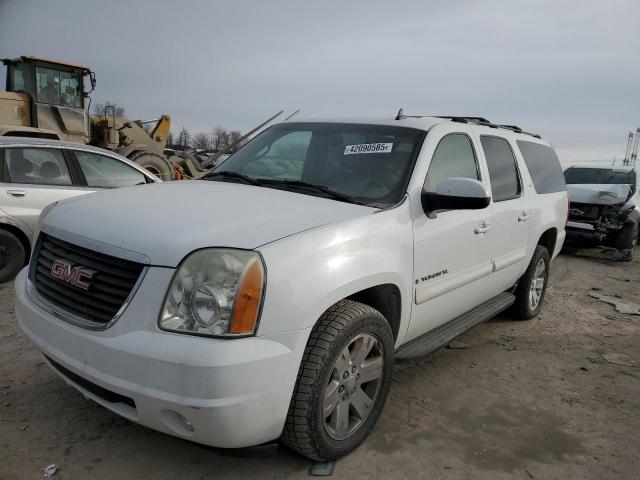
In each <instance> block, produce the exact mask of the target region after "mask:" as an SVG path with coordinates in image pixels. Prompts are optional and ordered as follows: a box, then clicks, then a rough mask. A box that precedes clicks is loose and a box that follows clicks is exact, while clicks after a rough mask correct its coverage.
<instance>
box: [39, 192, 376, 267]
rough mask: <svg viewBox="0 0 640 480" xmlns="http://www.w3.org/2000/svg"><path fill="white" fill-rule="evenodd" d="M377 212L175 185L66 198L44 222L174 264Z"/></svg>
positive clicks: (288, 195)
mask: <svg viewBox="0 0 640 480" xmlns="http://www.w3.org/2000/svg"><path fill="white" fill-rule="evenodd" d="M374 211H376V209H374V208H371V207H365V206H362V205H355V204H350V203H345V202H339V201H335V200H331V199H327V198H321V197H314V196H311V195H303V194H299V193H293V192H287V191H283V190H276V189H273V188H265V187H255V186H251V185H243V184H237V183H224V182H210V181H203V180H199V181H178V182H165V183H158V184H150V185H144V186H138V187H130V188H120V189H114V190H109V191H104V192H99V193H95V194H91V195H86V196H82V197H77V198H73V199H70V200H65V201H63V202H60V203H59V204H58V205H56V206H55V208H53V209H51V210H50V211H49V212H48V213H47V214H46V216H45V217H44V218H43V219H42V230H44V231H47V227H48V226H49V227H50V228H51V230H52V231H63V232H64V231H66V232H71V233H72V234H75V235H81V236H84V237H88V238H90V239H93V240H98V241H100V242H102V243H106V244H109V245H112V246H116V247H120V248H124V249H126V250H129V251H132V252H137V253H141V254H143V255H145V256H147V257H148V258H149V260H150V261H151V264H152V265H158V266H169V267H174V266H176V265H178V263H180V261H181V260H182V259H183V258H184V257H185V256H186V255H187V254H189V253H190V252H192V251H194V250H197V249H199V248H205V247H234V248H242V249H254V248H257V247H259V246H260V245H264V244H266V243H270V242H273V241H275V240H278V239H280V238H283V237H286V236H289V235H293V234H296V233H299V232H302V231H304V230H309V229H311V228H315V227H319V226H321V225H326V224H329V223H333V222H340V221H344V220H349V219H352V218H355V217H358V216H362V215H366V214H369V213H372V212H374Z"/></svg>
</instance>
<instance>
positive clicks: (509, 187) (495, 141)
mask: <svg viewBox="0 0 640 480" xmlns="http://www.w3.org/2000/svg"><path fill="white" fill-rule="evenodd" d="M480 143H482V149H483V150H484V156H485V158H486V159H487V166H488V167H489V178H490V180H491V191H492V194H493V201H494V202H502V201H504V200H511V199H513V198H518V197H519V196H520V192H521V188H520V176H519V175H518V169H517V167H516V159H515V157H514V156H513V151H512V150H511V146H510V145H509V142H508V141H507V140H505V139H504V138H500V137H490V136H488V135H481V136H480Z"/></svg>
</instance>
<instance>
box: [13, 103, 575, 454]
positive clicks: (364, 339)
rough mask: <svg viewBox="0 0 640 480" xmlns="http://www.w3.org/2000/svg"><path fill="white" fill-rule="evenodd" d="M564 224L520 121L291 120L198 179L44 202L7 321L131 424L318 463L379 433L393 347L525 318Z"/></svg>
mask: <svg viewBox="0 0 640 480" xmlns="http://www.w3.org/2000/svg"><path fill="white" fill-rule="evenodd" d="M566 219H567V193H566V189H565V183H564V178H563V174H562V170H561V168H560V165H559V163H558V160H557V158H556V155H555V153H554V151H553V149H552V148H551V147H550V146H549V144H548V143H546V142H545V141H543V140H540V138H539V137H538V136H537V135H532V134H528V133H526V132H523V131H522V130H521V129H519V128H518V127H514V126H499V125H494V124H491V123H489V122H488V121H487V120H485V119H483V118H478V117H473V118H472V117H412V118H409V117H406V116H403V115H401V114H399V115H398V117H397V118H395V119H393V118H392V119H383V120H380V119H378V120H359V121H344V120H326V121H325V120H323V121H321V120H310V121H295V122H293V121H291V122H285V123H280V124H277V125H275V126H272V127H271V128H269V129H267V130H266V131H264V132H263V133H262V134H260V135H259V136H258V137H257V138H255V139H254V140H252V141H251V142H249V143H248V144H247V145H246V146H244V147H243V148H242V149H240V150H239V151H238V152H237V153H235V154H234V155H232V156H231V157H230V158H229V159H228V160H227V161H225V162H224V163H223V164H222V165H220V166H219V167H217V168H216V169H215V170H214V171H212V172H210V173H209V174H208V175H207V176H206V177H205V178H204V179H203V180H198V181H183V182H171V183H162V184H157V185H149V186H146V187H145V188H124V189H118V190H115V191H108V192H102V193H97V194H95V195H91V196H87V197H83V198H78V199H71V200H65V201H62V202H60V203H58V204H55V205H53V206H51V207H48V208H47V209H46V211H44V212H43V213H42V216H41V217H40V222H39V234H38V239H37V242H36V245H35V247H34V251H33V254H32V257H31V262H30V266H28V267H26V268H25V269H24V270H23V271H22V272H21V273H20V275H19V277H18V279H17V280H16V297H17V299H16V302H17V304H16V315H17V318H18V321H19V323H20V326H21V327H22V329H23V330H24V332H25V334H26V335H27V336H28V337H29V338H30V339H31V340H32V341H33V343H34V344H35V345H36V346H37V348H38V349H39V350H41V351H42V353H43V354H44V355H45V357H46V359H47V362H48V363H49V365H50V366H51V367H52V368H53V370H54V371H55V372H57V373H58V374H59V375H60V376H61V377H62V378H63V379H64V380H65V381H66V382H67V383H69V384H70V385H72V386H73V387H75V388H76V389H78V390H79V391H81V392H82V393H83V394H84V395H86V396H87V397H89V398H91V399H93V400H94V401H96V402H98V403H99V404H101V405H103V406H105V407H106V408H108V409H110V410H112V411H114V412H116V413H118V414H120V415H122V416H124V417H126V418H128V419H130V420H131V421H134V422H138V423H140V424H142V425H146V426H148V427H150V428H154V429H157V430H160V431H162V432H165V433H168V434H171V435H175V436H178V437H181V438H184V439H188V440H192V441H194V442H199V443H203V444H207V445H212V446H216V447H247V446H252V445H258V444H261V443H264V442H268V441H272V440H274V439H277V438H279V437H280V438H281V439H282V441H283V442H284V443H285V444H286V445H288V446H290V447H292V448H293V449H295V450H297V451H298V452H300V453H301V454H303V455H305V456H307V457H309V458H311V459H316V460H328V459H334V458H338V457H340V456H343V455H345V454H347V453H348V452H350V451H351V450H353V449H354V448H355V447H357V446H358V445H359V444H360V443H361V442H362V441H363V440H364V439H365V438H366V437H367V435H368V434H369V432H370V431H371V430H372V428H373V427H374V424H375V423H376V420H377V419H378V417H379V416H380V413H381V411H382V408H383V406H384V403H385V399H386V397H387V392H388V391H389V387H390V385H391V374H392V368H393V364H394V360H395V359H400V358H416V357H418V356H422V355H426V354H428V353H429V352H432V351H433V350H435V349H437V348H439V347H442V346H444V345H446V344H447V343H448V342H450V341H451V340H452V339H453V338H454V337H455V336H457V335H459V334H461V333H462V332H464V331H465V330H467V329H469V328H471V327H473V326H474V325H476V324H478V323H480V322H482V321H484V320H487V319H489V318H490V317H492V316H494V315H496V314H497V313H498V312H500V311H502V310H505V309H507V308H511V310H512V315H513V316H515V317H517V318H522V319H528V318H532V317H534V316H535V315H536V314H537V313H538V312H539V311H540V308H541V305H542V301H543V299H544V294H545V288H546V285H547V280H548V278H549V262H550V260H551V258H553V257H554V256H555V255H556V254H557V253H558V252H559V251H560V248H561V247H562V243H563V241H564V238H565V223H566Z"/></svg>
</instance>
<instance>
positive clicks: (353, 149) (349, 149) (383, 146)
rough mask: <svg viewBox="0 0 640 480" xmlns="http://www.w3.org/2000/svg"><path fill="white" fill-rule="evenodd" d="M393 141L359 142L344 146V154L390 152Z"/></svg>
mask: <svg viewBox="0 0 640 480" xmlns="http://www.w3.org/2000/svg"><path fill="white" fill-rule="evenodd" d="M391 150H393V143H360V144H358V145H347V146H346V147H344V154H345V155H357V154H358V153H391Z"/></svg>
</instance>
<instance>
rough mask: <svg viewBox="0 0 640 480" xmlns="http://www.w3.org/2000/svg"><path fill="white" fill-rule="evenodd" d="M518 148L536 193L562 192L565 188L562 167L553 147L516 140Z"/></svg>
mask: <svg viewBox="0 0 640 480" xmlns="http://www.w3.org/2000/svg"><path fill="white" fill-rule="evenodd" d="M516 143H517V144H518V148H519V149H520V152H521V153H522V157H523V158H524V163H526V164H527V168H528V169H529V173H530V174H531V179H532V180H533V186H534V187H535V189H536V192H538V193H553V192H562V191H564V190H566V189H567V187H566V185H565V183H564V176H563V175H562V167H561V166H560V162H559V161H558V157H557V156H556V152H554V151H553V148H551V147H548V146H547V145H542V144H540V143H535V142H526V141H524V140H518V141H517V142H516Z"/></svg>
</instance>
